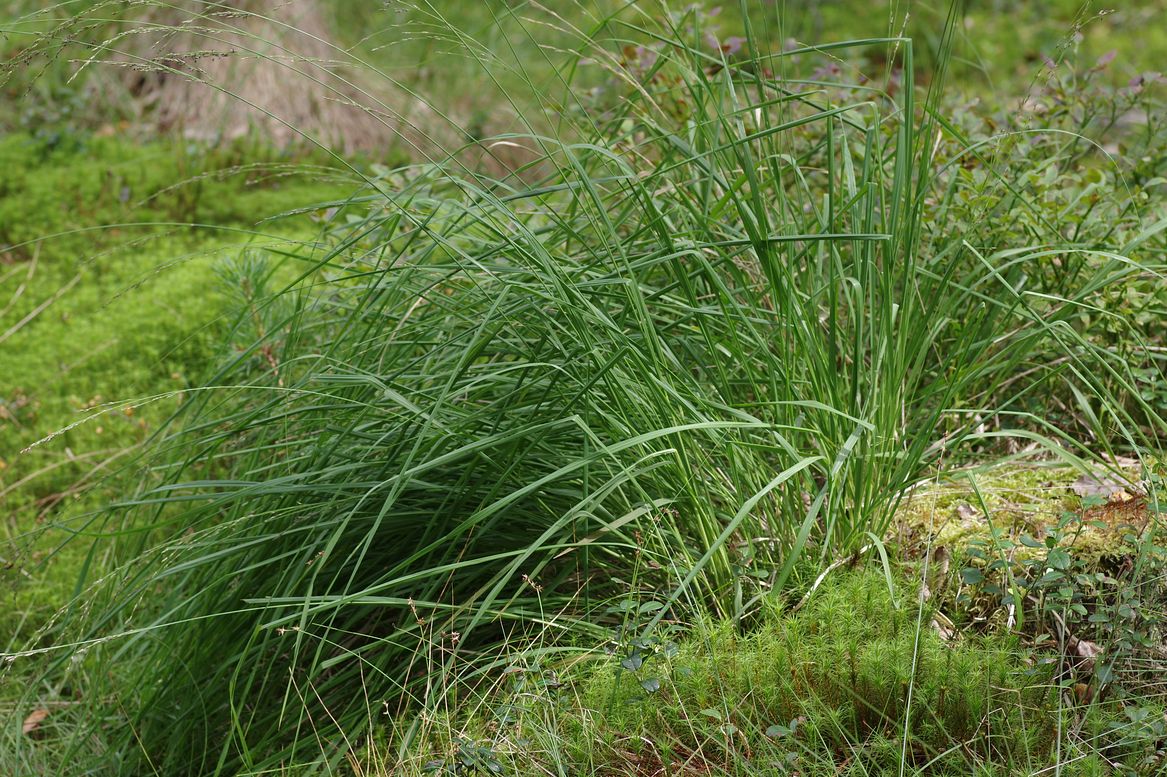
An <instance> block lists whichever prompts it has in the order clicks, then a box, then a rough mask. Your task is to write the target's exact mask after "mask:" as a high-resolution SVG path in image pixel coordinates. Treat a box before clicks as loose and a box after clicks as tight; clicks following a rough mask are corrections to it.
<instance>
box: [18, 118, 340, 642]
mask: <svg viewBox="0 0 1167 777" xmlns="http://www.w3.org/2000/svg"><path fill="white" fill-rule="evenodd" d="M245 160H248V161H246V162H245ZM0 169H3V170H4V174H3V176H2V177H0V353H2V354H3V365H4V367H3V369H2V370H0V515H2V517H3V524H2V529H0V580H2V581H3V588H2V593H3V597H4V602H3V606H2V607H0V612H2V613H3V614H2V615H0V624H2V625H0V631H3V632H4V633H5V643H6V644H7V640H8V639H13V640H15V639H19V638H21V636H22V635H24V634H26V633H27V632H28V630H29V629H30V628H31V627H32V626H33V625H35V624H37V623H39V622H40V621H41V620H43V617H44V616H45V615H46V614H47V613H49V612H52V611H53V610H55V609H56V608H57V607H59V606H60V605H61V604H62V603H63V602H64V601H65V598H66V597H67V594H68V593H69V592H70V591H72V589H73V587H74V585H75V584H76V578H77V576H78V574H79V573H80V572H81V568H82V565H83V559H84V553H85V550H84V549H83V548H82V547H81V546H80V544H74V545H71V546H68V547H67V548H66V549H65V550H64V551H62V552H63V553H64V554H65V556H66V557H67V558H65V559H64V560H62V558H61V557H59V556H57V557H54V554H55V553H57V551H58V546H59V545H61V544H62V543H63V541H64V540H65V539H66V538H67V537H69V536H70V532H69V531H67V530H65V529H64V527H62V526H59V525H58V524H57V522H58V519H59V518H61V517H62V516H65V515H73V514H77V513H82V512H85V511H87V510H91V509H94V508H96V507H97V506H99V505H101V504H103V503H105V502H107V501H108V500H109V499H110V498H111V495H112V494H113V493H115V492H116V486H115V485H114V483H113V482H110V481H108V476H109V475H110V474H111V473H113V472H117V471H118V470H119V469H120V467H121V466H122V463H123V462H124V461H125V458H126V454H127V453H128V452H130V451H132V450H134V449H135V448H137V447H138V446H139V445H140V444H142V443H143V442H144V441H145V440H146V439H148V438H149V436H150V435H151V434H153V433H154V431H155V430H156V429H157V428H158V426H159V425H160V424H161V423H162V422H163V421H165V419H166V418H167V417H169V416H170V415H171V414H172V413H173V412H174V411H175V410H176V409H177V407H178V406H179V405H180V404H181V402H182V401H183V399H184V397H185V394H184V390H185V389H187V388H189V387H190V386H191V385H192V384H195V383H197V382H198V381H200V380H201V379H202V376H203V375H204V373H206V372H207V371H208V370H209V369H210V368H212V367H213V366H214V365H215V364H216V363H217V362H219V361H221V360H222V359H224V358H227V357H229V356H231V355H232V354H233V352H234V345H233V343H232V342H231V340H230V338H229V335H230V333H231V324H232V322H233V320H234V319H235V317H236V315H237V313H238V309H239V307H240V304H241V297H240V294H239V292H240V289H239V288H232V285H233V284H235V285H237V282H238V280H239V278H238V277H237V274H233V273H232V272H231V271H229V270H228V271H227V272H223V268H229V267H231V266H233V265H234V264H237V263H238V259H239V256H240V254H241V252H243V251H244V250H245V247H247V248H246V251H247V252H249V253H253V254H263V253H266V254H269V255H271V256H278V255H279V254H280V253H282V252H286V251H289V250H292V249H294V248H295V247H296V246H297V244H298V242H299V241H300V239H302V238H311V237H313V236H314V235H315V233H316V231H317V229H318V227H316V226H315V225H314V224H312V223H311V221H309V218H308V217H307V216H305V215H298V216H292V217H288V218H284V219H279V220H277V221H265V219H266V218H267V217H272V216H278V215H280V214H281V213H283V212H285V211H291V210H295V209H299V208H302V207H306V206H310V205H311V204H312V203H314V202H327V201H329V200H333V199H335V198H337V197H338V196H340V197H343V196H345V195H346V194H347V189H346V187H345V186H344V185H343V183H342V182H341V181H340V179H339V178H338V177H336V176H334V175H331V174H330V173H329V172H328V170H327V169H325V168H322V167H318V168H313V167H311V166H309V165H308V164H306V163H304V162H303V160H299V161H298V160H295V159H290V158H289V159H281V158H280V157H279V156H278V155H276V154H273V153H265V152H264V151H263V149H256V148H249V147H242V146H241V147H237V148H222V149H210V148H206V147H200V146H196V145H190V144H176V143H167V142H157V143H152V144H148V145H145V146H143V145H137V144H132V143H127V142H124V141H121V140H118V139H116V138H111V137H105V138H101V137H92V136H85V137H81V136H78V137H73V138H72V139H71V140H69V141H68V142H47V141H46V140H45V139H44V138H35V137H32V136H28V135H22V134H17V135H10V136H6V137H3V138H0ZM239 336H241V333H237V334H236V340H238V337H239ZM251 336H252V335H246V337H248V338H249V337H251ZM151 397H156V399H155V400H153V401H143V402H133V403H129V404H122V405H116V406H114V405H111V404H110V403H115V402H127V401H130V400H146V399H148V398H151ZM103 411H104V412H103ZM94 414H96V415H94ZM87 416H88V417H89V418H90V420H89V421H88V422H86V423H83V424H80V425H78V426H75V427H72V428H69V427H70V426H71V425H72V424H74V423H75V422H77V421H79V420H81V419H82V418H84V417H87ZM61 430H65V431H61ZM59 431H61V433H60V434H58V435H57V436H55V437H54V438H53V439H52V440H51V441H48V442H46V443H44V444H42V445H39V446H37V447H34V448H32V449H28V450H26V448H27V447H28V446H30V445H33V444H34V443H36V442H37V441H38V440H41V439H42V438H44V437H46V436H48V435H51V434H54V433H56V432H59ZM95 483H103V485H102V487H101V488H97V489H94V488H92V486H93V484H95ZM50 559H52V563H47V562H49V561H50ZM10 627H11V628H10Z"/></svg>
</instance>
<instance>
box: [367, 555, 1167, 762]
mask: <svg viewBox="0 0 1167 777" xmlns="http://www.w3.org/2000/svg"><path fill="white" fill-rule="evenodd" d="M918 591H919V586H918V585H917V584H915V583H913V582H912V581H911V580H910V579H907V578H897V579H895V580H894V583H893V588H891V589H889V587H888V580H887V578H886V577H885V576H884V574H883V573H882V571H880V570H879V569H878V568H874V567H873V568H869V569H867V570H864V569H858V570H852V571H840V572H839V573H837V574H836V575H835V576H833V577H831V578H828V580H827V582H826V583H824V585H823V586H822V587H821V588H820V589H819V590H818V591H817V592H816V595H815V596H814V597H813V598H812V599H810V600H809V601H808V603H807V605H806V606H805V607H803V608H802V609H801V610H799V611H798V612H795V613H790V612H782V611H780V610H778V609H776V608H775V609H773V610H772V611H770V612H767V613H766V614H765V615H764V617H763V618H762V620H761V622H760V624H759V625H758V626H757V628H754V629H751V630H749V631H748V632H745V633H743V632H740V631H738V630H737V629H736V628H735V627H734V626H733V625H731V624H705V625H704V626H698V627H696V628H695V629H693V630H692V631H691V632H690V634H689V635H688V636H687V637H685V638H684V639H681V640H680V641H679V644H677V645H673V644H672V643H670V642H668V641H667V640H657V641H655V642H654V643H653V647H652V648H650V649H645V650H641V651H639V654H640V655H641V656H642V658H641V660H639V661H629V656H630V655H631V653H629V652H628V649H627V647H623V648H620V649H616V650H613V651H606V652H597V653H595V654H592V655H591V656H590V657H589V658H586V659H584V660H583V661H582V662H580V663H579V664H576V665H575V666H574V667H570V666H569V667H567V668H564V667H562V666H560V667H558V669H559V670H560V671H562V672H563V674H562V675H560V674H558V673H557V672H554V671H551V667H550V666H549V665H548V664H547V663H546V661H544V662H543V663H542V664H540V663H539V662H538V661H537V660H530V661H524V660H523V659H521V658H520V659H517V660H516V661H515V662H514V663H512V665H511V666H510V668H509V669H507V671H506V672H505V673H504V674H503V677H502V679H501V680H500V681H499V683H498V684H497V686H495V688H494V689H493V690H492V691H491V692H488V693H486V694H481V695H477V696H475V695H473V694H471V695H468V696H464V697H463V698H461V700H460V704H459V707H458V710H460V711H461V714H460V715H459V714H453V715H450V716H439V717H436V718H434V717H430V718H427V719H426V720H425V721H424V723H423V724H422V727H421V730H422V731H423V732H424V734H423V736H428V737H429V740H430V741H429V745H430V747H429V749H428V754H427V755H426V756H425V757H424V761H423V760H422V759H421V757H419V759H418V760H417V761H416V762H410V763H407V764H399V765H396V766H394V767H393V768H392V769H387V771H386V773H406V774H408V773H414V771H415V770H416V772H417V773H424V772H425V770H426V769H427V768H428V769H429V770H430V771H431V772H438V773H443V774H445V773H457V774H464V773H465V774H478V773H481V774H487V773H492V772H494V773H508V774H555V773H562V774H585V775H618V774H619V775H627V774H643V775H650V774H651V775H747V774H748V775H755V774H764V775H787V774H791V775H792V774H803V775H811V774H841V775H898V774H904V773H906V774H928V775H968V774H979V775H1005V774H1021V773H1026V774H1028V773H1034V772H1035V771H1037V770H1040V769H1043V768H1045V767H1048V766H1049V765H1050V764H1052V763H1053V762H1054V761H1055V760H1056V759H1057V758H1058V753H1057V750H1058V748H1059V739H1060V740H1061V743H1060V747H1061V750H1062V752H1061V754H1060V758H1061V760H1062V763H1063V764H1071V765H1072V766H1070V767H1067V768H1069V769H1070V771H1063V773H1066V774H1080V775H1087V774H1121V773H1125V772H1123V771H1122V769H1132V770H1134V771H1133V772H1131V773H1136V774H1142V773H1148V772H1146V771H1145V768H1146V766H1147V764H1148V763H1151V762H1150V761H1148V760H1147V759H1148V753H1152V754H1153V753H1154V750H1155V748H1156V746H1158V745H1159V742H1158V739H1157V735H1156V734H1155V733H1153V732H1149V731H1147V732H1143V734H1140V735H1136V734H1135V732H1134V730H1133V728H1132V727H1131V726H1129V725H1126V723H1125V722H1124V721H1127V720H1128V717H1129V716H1127V713H1126V709H1127V708H1126V707H1124V706H1123V705H1122V704H1118V703H1114V704H1096V705H1092V706H1090V707H1078V708H1075V707H1074V706H1073V704H1072V703H1070V702H1069V701H1068V699H1067V696H1066V695H1065V694H1064V693H1063V692H1062V690H1061V688H1060V686H1059V685H1058V683H1057V682H1056V679H1055V678H1054V676H1053V669H1052V665H1051V664H1050V663H1048V662H1044V661H1042V660H1041V658H1042V654H1041V653H1040V652H1039V651H1035V650H1032V649H1028V648H1025V647H1024V646H1023V645H1022V643H1021V642H1020V641H1019V640H1018V639H1016V638H1014V637H1009V636H1001V635H989V636H984V637H978V636H973V637H969V638H964V639H961V640H959V641H953V642H950V641H946V640H945V639H944V638H942V637H941V636H940V634H939V633H938V632H937V631H936V630H935V629H934V628H932V627H930V626H929V625H928V624H929V621H930V620H931V618H932V608H931V604H925V605H923V606H922V607H921V606H919V604H918V602H919V598H918V596H917V594H918ZM1140 709H1142V708H1140ZM1148 709H1149V708H1148ZM1139 714H1140V715H1144V716H1146V717H1150V716H1154V715H1159V716H1161V715H1162V714H1163V710H1162V709H1159V708H1156V709H1153V710H1151V711H1150V712H1140V713H1139ZM1071 730H1072V731H1074V732H1075V734H1074V736H1072V737H1071V736H1068V735H1067V733H1066V732H1067V731H1071ZM1100 753H1102V754H1100ZM1151 757H1152V758H1153V757H1154V756H1153V755H1152V756H1151ZM904 759H906V764H907V765H906V770H905V771H902V772H901V770H900V764H901V762H902V761H904ZM1154 763H1158V762H1154ZM383 768H385V767H383ZM496 769H498V770H501V772H495V770H496ZM1116 769H1118V771H1115V770H1116ZM398 770H400V771H398Z"/></svg>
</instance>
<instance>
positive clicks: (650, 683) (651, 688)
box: [640, 677, 660, 693]
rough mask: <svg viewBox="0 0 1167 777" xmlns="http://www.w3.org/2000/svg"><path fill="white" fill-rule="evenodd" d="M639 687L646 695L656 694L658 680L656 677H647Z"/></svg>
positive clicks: (658, 687) (658, 685) (658, 688)
mask: <svg viewBox="0 0 1167 777" xmlns="http://www.w3.org/2000/svg"><path fill="white" fill-rule="evenodd" d="M640 687H641V688H643V689H644V690H645V691H647V692H648V693H656V692H657V691H659V690H660V680H659V679H658V678H656V677H649V678H648V679H647V680H641V681H640Z"/></svg>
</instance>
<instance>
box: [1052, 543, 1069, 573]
mask: <svg viewBox="0 0 1167 777" xmlns="http://www.w3.org/2000/svg"><path fill="white" fill-rule="evenodd" d="M1049 565H1050V566H1051V567H1053V568H1054V569H1069V568H1070V554H1069V553H1067V552H1066V550H1065V549H1064V548H1054V549H1053V550H1051V551H1050V552H1049Z"/></svg>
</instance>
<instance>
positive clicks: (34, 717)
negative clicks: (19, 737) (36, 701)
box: [21, 707, 49, 736]
mask: <svg viewBox="0 0 1167 777" xmlns="http://www.w3.org/2000/svg"><path fill="white" fill-rule="evenodd" d="M48 716H49V711H48V710H46V709H44V708H43V707H42V708H41V709H36V710H33V711H32V712H30V713H29V714H28V717H27V718H25V719H24V726H23V727H22V728H21V731H22V732H23V733H24V734H25V736H30V735H32V734H33V733H34V732H35V731H36V730H37V729H38V728H40V727H41V723H42V722H43V721H44V719H45V718H47V717H48Z"/></svg>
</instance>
